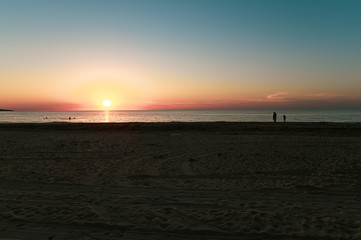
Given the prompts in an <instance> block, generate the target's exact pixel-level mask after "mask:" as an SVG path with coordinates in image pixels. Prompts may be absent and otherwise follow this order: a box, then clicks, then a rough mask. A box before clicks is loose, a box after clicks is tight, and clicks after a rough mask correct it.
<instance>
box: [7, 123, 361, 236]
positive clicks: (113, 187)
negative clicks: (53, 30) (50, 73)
mask: <svg viewBox="0 0 361 240" xmlns="http://www.w3.org/2000/svg"><path fill="white" fill-rule="evenodd" d="M0 239H54V240H55V239H194V240H196V239H199V240H200V239H207V240H208V239H211V240H214V239H247V240H250V239H252V240H255V239H297V240H300V239H361V124H336V123H276V124H275V123H222V122H219V123H124V124H66V123H51V124H0Z"/></svg>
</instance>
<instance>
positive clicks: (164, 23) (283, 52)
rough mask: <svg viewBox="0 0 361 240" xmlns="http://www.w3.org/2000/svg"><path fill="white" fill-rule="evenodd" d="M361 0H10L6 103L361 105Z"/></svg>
mask: <svg viewBox="0 0 361 240" xmlns="http://www.w3.org/2000/svg"><path fill="white" fill-rule="evenodd" d="M360 12H361V1H359V0H337V1H336V0H298V1H297V0H293V1H289V0H181V1H179V0H129V1H126V0H76V1H74V0H61V1H60V0H0V108H3V109H14V110H54V111H58V110H101V109H105V108H107V109H112V110H166V109H167V110H178V109H284V108H287V109H304V108H306V109H307V108H319V109H331V108H335V109H345V108H348V109H352V108H358V109H360V108H361V104H360V103H361V14H360ZM105 99H108V100H110V101H111V102H112V105H111V106H110V107H105V106H103V105H102V102H103V101H104V100H105Z"/></svg>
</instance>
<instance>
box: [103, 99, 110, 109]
mask: <svg viewBox="0 0 361 240" xmlns="http://www.w3.org/2000/svg"><path fill="white" fill-rule="evenodd" d="M111 105H112V102H111V101H110V100H104V101H103V106H104V107H110V106H111Z"/></svg>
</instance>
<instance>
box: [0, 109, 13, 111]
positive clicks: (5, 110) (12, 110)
mask: <svg viewBox="0 0 361 240" xmlns="http://www.w3.org/2000/svg"><path fill="white" fill-rule="evenodd" d="M0 111H14V110H9V109H0Z"/></svg>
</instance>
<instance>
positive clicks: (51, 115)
mask: <svg viewBox="0 0 361 240" xmlns="http://www.w3.org/2000/svg"><path fill="white" fill-rule="evenodd" d="M272 113H273V111H269V110H227V111H226V110H219V111H218V110H217V111H216V110H212V111H206V110H202V111H53V112H28V111H23V112H22V111H14V112H0V122H2V123H15V122H19V123H20V122H22V123H41V122H88V123H92V122H172V121H181V122H200V121H206V122H207V121H230V122H271V121H272ZM284 114H285V115H286V116H287V121H288V122H350V123H351V122H361V110H332V111H330V110H327V111H326V110H323V111H320V110H280V111H277V116H278V121H283V119H282V116H283V115H284ZM69 117H71V120H69Z"/></svg>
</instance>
